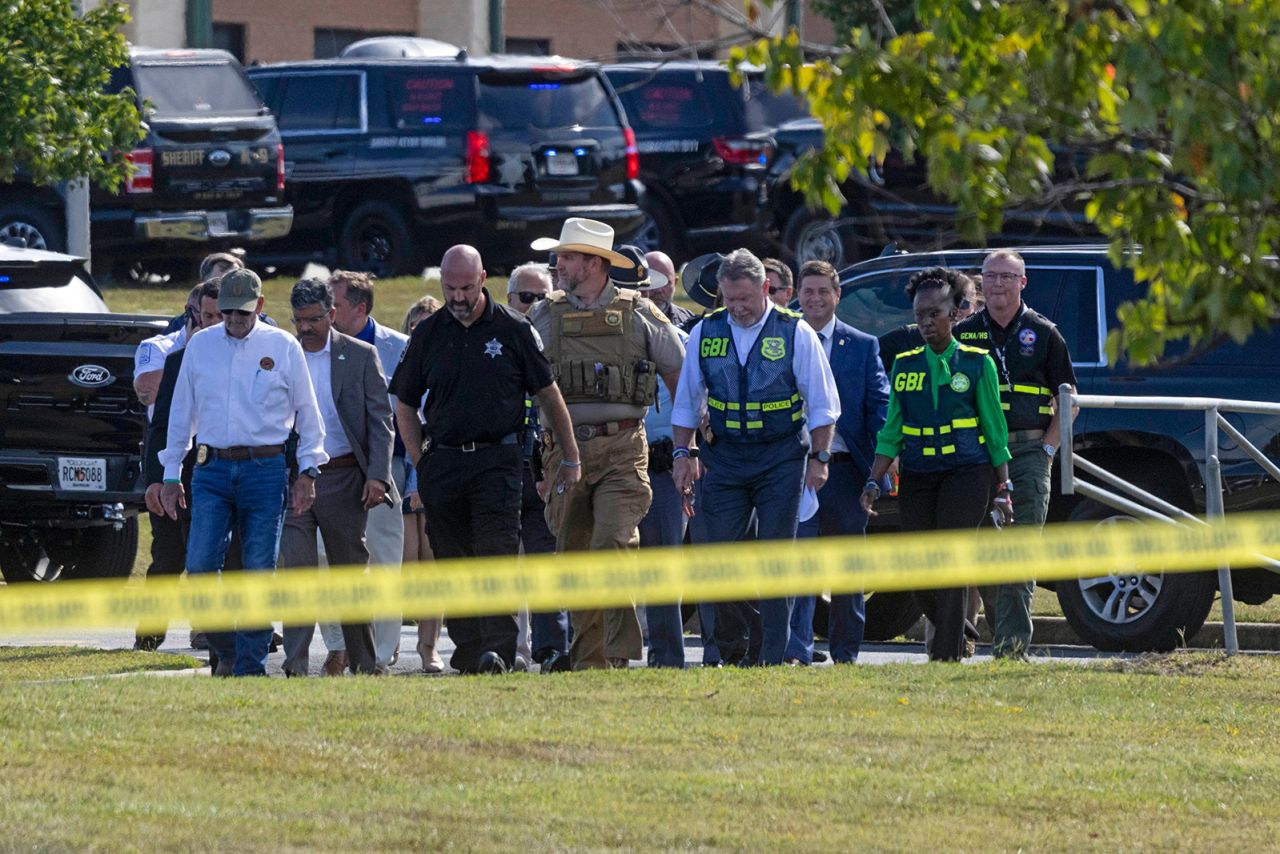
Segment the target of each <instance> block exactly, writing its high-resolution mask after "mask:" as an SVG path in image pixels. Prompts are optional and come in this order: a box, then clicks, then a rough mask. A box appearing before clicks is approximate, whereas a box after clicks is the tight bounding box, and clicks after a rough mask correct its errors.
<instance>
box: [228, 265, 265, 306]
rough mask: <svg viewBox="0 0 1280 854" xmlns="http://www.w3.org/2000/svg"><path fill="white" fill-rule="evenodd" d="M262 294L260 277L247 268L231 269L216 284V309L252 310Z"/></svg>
mask: <svg viewBox="0 0 1280 854" xmlns="http://www.w3.org/2000/svg"><path fill="white" fill-rule="evenodd" d="M261 296H262V279H259V278H258V274H257V273H255V272H253V271H252V270H249V269H243V270H231V271H229V272H228V273H227V274H226V275H224V276H223V277H222V281H221V282H219V285H218V311H254V310H255V309H257V307H258V299H259V298H260V297H261Z"/></svg>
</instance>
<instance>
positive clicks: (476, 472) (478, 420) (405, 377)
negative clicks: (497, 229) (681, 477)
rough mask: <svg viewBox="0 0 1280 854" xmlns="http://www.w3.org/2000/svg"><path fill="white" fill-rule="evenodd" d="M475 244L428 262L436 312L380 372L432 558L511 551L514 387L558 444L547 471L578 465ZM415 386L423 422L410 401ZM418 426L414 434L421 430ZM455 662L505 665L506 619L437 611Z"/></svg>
mask: <svg viewBox="0 0 1280 854" xmlns="http://www.w3.org/2000/svg"><path fill="white" fill-rule="evenodd" d="M484 279H485V272H484V266H483V264H482V263H481V261H480V253H479V252H477V251H476V250H475V249H474V248H472V247H470V246H465V245H459V246H454V247H453V248H451V249H450V250H449V251H448V252H446V253H445V254H444V258H443V259H442V260H441V262H440V282H441V285H442V286H443V289H444V298H445V306H446V308H447V309H448V311H438V312H436V313H435V314H433V315H432V316H431V317H429V318H427V319H426V320H424V321H422V322H421V323H419V324H418V326H417V328H415V329H414V331H413V336H412V337H411V338H410V339H409V346H408V349H406V350H405V353H404V358H403V359H402V360H401V361H400V365H399V367H397V368H396V372H395V376H394V377H393V378H392V380H391V393H392V394H394V395H395V396H396V398H397V403H396V422H397V424H398V425H399V428H400V436H401V438H403V439H404V445H405V450H406V451H407V452H408V454H409V458H410V459H411V460H412V461H413V463H414V465H415V466H416V468H417V472H418V484H419V494H420V495H421V497H422V503H423V505H424V506H425V509H426V516H427V535H428V536H429V537H430V538H431V547H432V549H433V550H434V552H435V556H436V557H437V558H440V559H444V558H455V557H480V556H486V555H514V554H516V553H517V552H518V550H519V544H520V496H521V467H522V464H523V457H522V453H521V451H522V448H523V441H522V440H523V433H524V419H525V395H530V396H532V397H535V398H536V399H537V402H538V406H539V407H540V409H541V413H542V418H543V420H544V422H546V423H548V424H549V425H550V427H551V431H552V433H553V434H554V435H555V438H556V441H557V442H558V443H560V444H561V447H563V448H564V449H565V455H564V462H562V463H561V464H560V466H559V468H558V470H557V471H555V472H548V473H547V476H548V477H551V478H552V479H553V480H554V481H555V488H556V489H557V490H558V491H560V492H564V491H566V490H568V489H571V488H572V487H573V485H574V484H575V483H576V482H577V481H578V478H579V475H580V471H579V469H580V465H581V464H580V462H579V456H578V446H577V444H576V443H575V441H574V438H573V427H572V425H571V424H570V422H569V410H568V409H567V408H566V407H565V404H564V398H563V397H561V396H560V390H559V389H558V388H557V387H556V385H555V383H554V382H553V381H552V377H551V365H550V363H548V362H547V359H546V357H544V356H543V355H542V351H541V345H540V342H539V341H538V340H537V337H536V335H535V333H534V331H533V327H532V326H531V325H530V324H529V321H528V320H527V319H525V318H524V317H523V316H522V315H520V314H519V313H517V312H515V311H512V310H511V309H509V308H507V307H506V306H505V305H499V304H497V303H495V302H494V300H493V298H492V297H491V296H490V295H489V292H488V291H487V290H486V289H485V288H484ZM423 394H427V400H426V404H425V406H424V414H425V416H426V426H425V429H424V426H423V423H422V421H421V420H420V419H419V417H418V412H417V409H416V407H415V405H414V404H413V403H407V402H406V401H419V400H422V396H423ZM424 435H425V438H424ZM448 627H449V637H450V639H451V640H452V641H453V643H454V646H455V647H456V649H455V650H454V653H453V658H452V659H451V660H450V662H449V663H450V664H451V665H452V666H453V667H454V669H455V670H458V671H460V672H462V673H505V672H506V671H507V670H509V669H511V667H512V666H513V665H514V663H515V657H516V620H515V617H514V616H512V615H510V614H503V615H500V616H492V617H449V618H448Z"/></svg>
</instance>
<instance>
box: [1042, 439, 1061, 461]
mask: <svg viewBox="0 0 1280 854" xmlns="http://www.w3.org/2000/svg"><path fill="white" fill-rule="evenodd" d="M1041 447H1043V448H1044V455H1045V456H1046V457H1048V458H1049V459H1053V455H1054V454H1056V453H1058V447H1057V446H1056V445H1050V444H1049V443H1048V442H1045V443H1044V444H1043V445H1042V446H1041Z"/></svg>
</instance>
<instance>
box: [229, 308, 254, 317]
mask: <svg viewBox="0 0 1280 854" xmlns="http://www.w3.org/2000/svg"><path fill="white" fill-rule="evenodd" d="M222 313H223V314H230V315H232V316H233V317H248V316H249V315H251V314H253V312H252V311H241V310H240V309H238V308H229V309H227V310H226V311H224V312H222Z"/></svg>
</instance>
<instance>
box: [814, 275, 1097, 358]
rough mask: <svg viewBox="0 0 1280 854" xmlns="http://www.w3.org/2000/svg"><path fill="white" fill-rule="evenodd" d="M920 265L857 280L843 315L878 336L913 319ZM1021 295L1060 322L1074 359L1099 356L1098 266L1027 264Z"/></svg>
mask: <svg viewBox="0 0 1280 854" xmlns="http://www.w3.org/2000/svg"><path fill="white" fill-rule="evenodd" d="M916 269H918V268H910V269H904V270H886V271H884V272H882V273H876V274H873V275H869V276H866V277H865V278H862V279H858V280H856V283H855V285H856V286H854V287H850V288H846V289H845V292H844V296H843V297H842V298H841V300H840V304H839V306H838V307H837V309H836V312H837V314H839V315H840V319H841V320H843V321H844V322H845V323H848V324H851V325H853V326H855V327H857V328H858V329H861V330H862V331H863V332H866V333H868V334H870V335H874V336H876V337H877V338H878V337H880V336H881V335H884V334H885V333H886V332H888V331H889V330H891V329H894V328H895V327H898V326H901V325H902V324H904V323H910V322H911V302H910V300H908V299H907V281H908V280H910V278H911V276H912V274H913V273H915V272H916ZM963 272H965V273H969V274H977V273H978V272H979V271H978V270H967V269H966V270H964V271H963ZM1022 297H1023V300H1024V301H1025V302H1026V304H1027V305H1029V306H1031V307H1032V308H1034V309H1035V310H1036V311H1038V312H1040V313H1041V314H1043V315H1045V316H1046V317H1048V318H1049V319H1050V320H1052V321H1053V322H1054V323H1056V324H1057V325H1058V329H1059V330H1060V331H1061V332H1062V337H1063V339H1064V340H1065V341H1066V342H1067V348H1068V349H1069V350H1070V351H1071V360H1072V361H1073V362H1077V363H1088V364H1093V363H1097V362H1098V361H1099V349H1098V287H1097V270H1096V269H1092V268H1090V269H1087V270H1075V269H1063V268H1057V267H1049V268H1045V267H1028V268H1027V287H1026V289H1025V290H1024V291H1023V293H1022Z"/></svg>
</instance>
